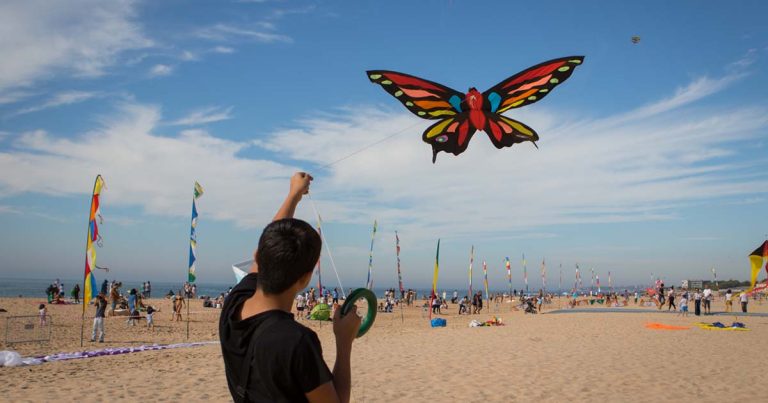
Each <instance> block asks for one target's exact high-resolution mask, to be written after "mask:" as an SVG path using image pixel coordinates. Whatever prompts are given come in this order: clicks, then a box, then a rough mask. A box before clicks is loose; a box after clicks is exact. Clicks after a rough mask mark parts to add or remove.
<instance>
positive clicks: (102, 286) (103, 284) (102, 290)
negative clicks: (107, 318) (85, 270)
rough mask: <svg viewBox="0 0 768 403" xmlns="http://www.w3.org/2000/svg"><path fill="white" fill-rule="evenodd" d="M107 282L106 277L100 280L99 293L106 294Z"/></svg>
mask: <svg viewBox="0 0 768 403" xmlns="http://www.w3.org/2000/svg"><path fill="white" fill-rule="evenodd" d="M108 285H109V283H108V282H107V279H104V281H102V282H101V293H102V294H104V295H107V286H108Z"/></svg>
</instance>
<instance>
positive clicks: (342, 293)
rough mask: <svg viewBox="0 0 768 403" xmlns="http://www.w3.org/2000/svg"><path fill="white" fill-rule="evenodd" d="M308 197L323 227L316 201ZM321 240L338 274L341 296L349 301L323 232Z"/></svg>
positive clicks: (308, 195) (334, 270)
mask: <svg viewBox="0 0 768 403" xmlns="http://www.w3.org/2000/svg"><path fill="white" fill-rule="evenodd" d="M307 197H308V198H309V204H310V205H311V206H312V210H314V211H315V215H316V216H317V222H319V223H320V226H322V225H323V219H322V218H320V213H318V212H317V206H315V201H314V200H312V196H311V195H310V194H309V193H307ZM320 239H321V240H322V241H323V244H325V250H326V251H327V252H328V259H330V261H331V267H332V268H333V272H334V273H335V274H336V281H338V282H339V287H341V296H342V297H344V299H347V294H346V292H344V285H343V284H341V278H339V272H338V270H336V262H334V261H333V254H332V253H331V247H330V246H328V241H326V239H325V235H323V233H322V231H321V232H320Z"/></svg>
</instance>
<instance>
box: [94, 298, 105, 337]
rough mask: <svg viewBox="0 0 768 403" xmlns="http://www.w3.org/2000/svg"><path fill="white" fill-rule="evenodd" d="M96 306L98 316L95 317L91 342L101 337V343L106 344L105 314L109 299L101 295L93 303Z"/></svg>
mask: <svg viewBox="0 0 768 403" xmlns="http://www.w3.org/2000/svg"><path fill="white" fill-rule="evenodd" d="M93 305H95V306H96V316H94V317H93V332H91V342H94V341H96V336H97V335H98V336H99V343H104V313H105V311H106V310H107V299H106V298H104V294H102V293H99V295H97V296H96V300H95V301H94V302H93Z"/></svg>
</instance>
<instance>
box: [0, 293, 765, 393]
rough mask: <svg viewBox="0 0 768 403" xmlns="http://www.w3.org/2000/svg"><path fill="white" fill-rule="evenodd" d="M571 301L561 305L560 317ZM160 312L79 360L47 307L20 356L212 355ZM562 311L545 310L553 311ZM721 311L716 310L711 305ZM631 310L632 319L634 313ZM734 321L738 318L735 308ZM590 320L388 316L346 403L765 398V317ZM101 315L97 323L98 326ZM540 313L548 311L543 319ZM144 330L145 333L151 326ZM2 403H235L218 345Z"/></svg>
mask: <svg viewBox="0 0 768 403" xmlns="http://www.w3.org/2000/svg"><path fill="white" fill-rule="evenodd" d="M564 301H565V299H563V304H564V303H565V302H564ZM40 302H41V301H40V299H32V298H0V308H3V309H6V310H7V311H8V313H0V322H2V325H1V326H2V328H0V337H2V338H3V340H2V341H0V350H6V349H8V347H7V346H6V345H5V343H4V336H5V330H6V329H5V318H6V317H7V316H9V315H35V314H36V313H37V305H38V304H39V303H40ZM152 304H153V305H160V306H161V312H160V313H158V314H156V317H155V318H156V320H155V321H156V324H157V327H156V329H155V331H154V332H152V331H149V330H147V329H146V328H145V327H144V326H141V325H137V326H136V327H128V326H126V323H125V318H119V317H115V318H107V320H106V335H107V336H106V343H104V344H99V343H90V341H89V340H88V338H89V336H90V325H91V323H90V321H87V322H86V332H85V335H86V341H85V347H84V348H81V347H80V314H81V310H82V307H81V306H77V305H48V309H49V314H50V315H53V321H54V324H53V326H54V327H53V332H54V335H53V340H52V341H51V343H50V344H47V345H37V344H22V345H15V346H13V349H14V350H16V351H18V352H20V353H21V354H22V355H24V356H29V355H40V354H48V353H58V352H73V351H82V350H84V349H96V348H103V347H124V346H137V345H141V344H153V343H159V344H165V343H179V342H185V341H216V340H218V336H217V326H218V314H219V312H220V311H219V310H216V309H204V308H202V303H201V302H199V301H194V302H193V304H192V306H191V311H192V312H193V314H192V315H191V318H192V321H191V323H190V337H189V339H188V340H187V339H186V323H185V322H181V323H178V322H170V318H171V314H170V312H171V309H170V302H169V301H168V300H161V299H156V300H155V299H153V300H152ZM559 304H560V302H558V301H555V302H554V303H553V304H552V305H553V306H552V308H550V310H551V309H554V308H557V306H558V305H559ZM714 307H715V308H716V309H714V310H715V311H721V310H722V302H715V303H714ZM630 308H634V307H632V306H630ZM734 308H736V306H734ZM590 309H591V310H593V312H589V313H567V314H546V313H545V314H539V315H525V314H523V313H522V312H521V311H516V312H511V308H510V304H502V306H501V307H500V308H499V311H500V312H495V313H493V314H495V315H498V316H500V317H501V318H503V320H504V322H505V323H506V326H503V327H481V328H468V327H467V325H468V323H469V321H470V320H471V319H472V318H475V319H479V320H481V321H484V320H487V319H489V318H490V316H491V314H489V313H485V314H481V315H474V316H473V317H469V316H465V315H463V316H460V317H459V316H457V315H456V314H455V313H456V312H457V311H458V308H457V307H456V306H454V305H451V309H450V314H448V315H443V316H442V317H444V318H446V319H447V321H448V326H447V327H445V328H436V329H432V328H430V327H429V324H428V320H427V318H426V316H425V315H426V313H425V312H423V311H422V309H421V308H417V307H412V308H406V309H404V310H403V317H404V321H403V320H402V319H401V312H400V310H399V309H396V310H395V312H394V313H387V314H383V313H380V314H379V316H378V318H377V320H376V323H375V325H374V326H373V328H372V329H371V330H370V331H369V332H368V334H367V335H365V336H364V337H362V338H360V339H357V340H356V342H355V344H354V348H353V355H352V384H353V385H352V400H353V401H356V402H369V401H370V402H376V401H406V400H415V399H425V398H429V399H437V400H451V401H505V402H510V401H512V402H515V401H521V402H524V401H534V400H535V401H565V400H568V401H579V402H580V401H595V400H603V401H605V400H607V401H637V400H656V401H672V400H678V399H679V400H692V399H693V400H696V401H705V402H715V401H723V400H729V401H739V400H741V401H757V400H759V399H758V398H757V396H758V395H759V394H760V393H761V392H762V391H761V390H760V385H762V380H763V379H762V377H763V376H764V374H763V373H762V371H760V368H759V361H755V358H757V359H759V357H760V356H759V354H760V353H761V352H762V350H763V349H764V347H765V346H766V345H768V343H767V342H766V339H767V338H768V317H743V316H740V317H738V321H740V322H743V323H745V324H746V325H747V327H748V328H750V329H751V330H750V331H747V332H735V331H709V330H704V329H700V328H698V327H695V326H693V323H695V322H698V321H708V322H714V321H720V322H723V323H725V324H730V323H731V322H733V321H734V320H736V317H733V316H706V317H705V316H701V317H695V316H693V315H692V314H691V315H690V316H689V317H687V318H681V317H678V316H676V315H675V314H662V313H657V312H647V313H606V312H602V313H601V310H604V309H605V308H602V307H601V306H598V307H590ZM92 311H93V309H92V308H91V309H89V311H88V312H89V314H92V313H93V312H92ZM750 311H751V312H768V303H766V304H764V305H760V304H759V303H757V302H752V303H750ZM545 312H546V311H545ZM648 322H660V323H664V324H669V325H675V326H691V329H690V330H682V331H665V330H652V329H647V328H645V327H644V325H645V324H646V323H648ZM144 323H145V322H143V321H142V322H140V324H144ZM304 323H305V324H307V325H308V326H310V327H311V328H312V329H314V330H315V331H316V332H317V333H318V335H319V337H320V340H321V342H322V344H323V346H324V355H325V358H326V361H327V362H328V365H329V366H330V367H332V366H333V361H334V356H335V351H334V343H333V333H332V327H331V324H330V323H322V324H321V323H319V322H312V321H305V322H304ZM0 396H2V398H0V400H3V401H14V402H16V401H30V402H38V401H43V400H56V401H63V402H69V401H76V400H78V401H86V402H89V401H104V400H129V399H130V400H137V399H144V400H149V401H171V400H179V399H184V400H187V401H203V400H205V401H213V402H219V401H222V402H223V401H231V398H230V396H229V392H228V390H227V385H226V380H225V378H224V369H223V363H222V361H221V353H220V348H219V346H218V345H209V346H203V347H191V348H182V349H175V350H165V351H150V352H139V353H131V354H124V355H118V356H108V357H98V358H87V359H78V360H70V361H63V362H53V363H45V364H42V365H37V366H26V367H15V368H0Z"/></svg>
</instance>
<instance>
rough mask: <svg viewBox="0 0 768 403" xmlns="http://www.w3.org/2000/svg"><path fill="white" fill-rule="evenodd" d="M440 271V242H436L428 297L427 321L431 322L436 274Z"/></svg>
mask: <svg viewBox="0 0 768 403" xmlns="http://www.w3.org/2000/svg"><path fill="white" fill-rule="evenodd" d="M439 270H440V240H439V239H438V240H437V252H435V273H434V274H433V275H432V292H431V293H430V296H429V320H432V304H433V303H434V301H435V298H437V272H438V271H439Z"/></svg>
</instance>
